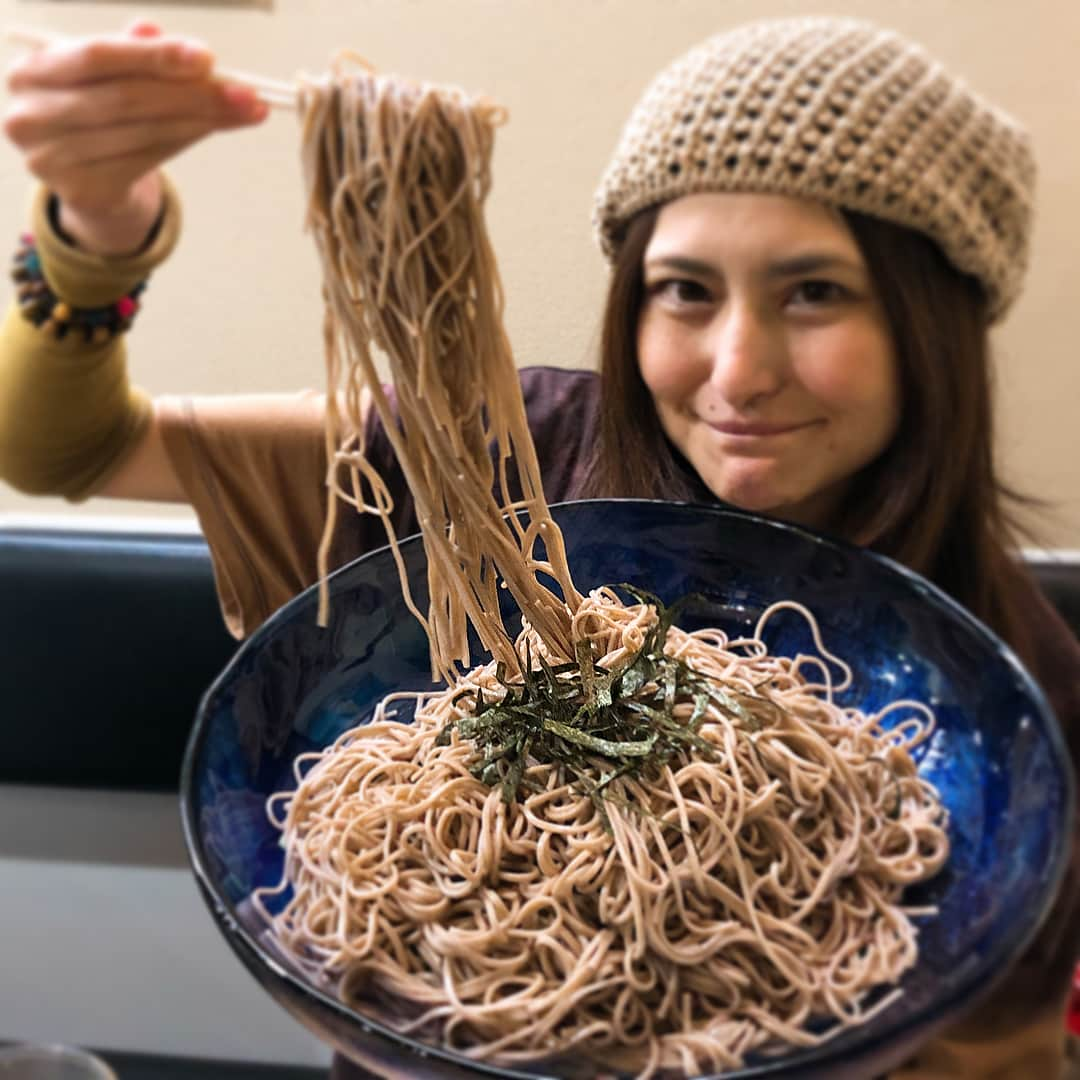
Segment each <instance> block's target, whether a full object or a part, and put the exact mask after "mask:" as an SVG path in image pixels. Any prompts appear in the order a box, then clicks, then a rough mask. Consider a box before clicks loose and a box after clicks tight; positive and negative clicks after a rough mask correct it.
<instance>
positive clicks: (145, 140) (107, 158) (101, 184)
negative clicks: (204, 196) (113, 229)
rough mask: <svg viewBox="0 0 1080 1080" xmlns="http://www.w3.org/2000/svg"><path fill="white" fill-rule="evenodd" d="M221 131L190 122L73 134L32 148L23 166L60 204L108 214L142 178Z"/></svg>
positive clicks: (211, 123) (203, 122)
mask: <svg viewBox="0 0 1080 1080" xmlns="http://www.w3.org/2000/svg"><path fill="white" fill-rule="evenodd" d="M221 127H222V125H221V124H220V123H218V122H214V121H210V120H206V119H192V120H183V121H175V122H173V123H170V124H161V123H154V122H147V123H135V124H127V125H125V126H123V127H114V128H108V129H105V130H97V131H88V132H75V133H71V134H68V135H65V136H64V137H63V138H58V139H53V140H50V141H48V142H44V143H41V144H39V145H36V146H35V147H34V148H33V149H32V150H31V151H29V152H28V153H27V154H26V164H27V167H28V168H29V169H30V171H31V172H32V173H33V174H34V175H35V176H37V177H38V179H40V180H41V181H42V183H44V184H45V185H46V186H47V187H49V188H50V189H51V190H53V191H54V192H55V193H56V194H57V195H58V196H59V197H60V199H61V200H62V201H64V202H70V203H71V204H72V205H73V206H80V207H82V208H84V209H89V208H92V207H98V206H100V207H102V208H107V207H109V205H110V204H115V203H116V202H117V200H118V198H119V197H120V196H121V195H122V194H123V193H124V192H126V191H127V189H128V188H129V187H130V186H131V184H133V183H134V182H135V181H136V180H137V179H138V178H139V177H140V176H141V175H143V174H144V173H146V172H149V171H151V170H152V169H154V168H156V167H157V166H159V165H160V164H161V163H162V162H163V161H167V160H168V159H169V158H171V157H173V156H174V155H175V154H177V153H179V152H180V151H181V150H184V149H186V148H187V147H189V146H191V145H192V144H193V143H195V142H197V141H198V140H200V139H202V138H204V137H205V136H206V135H208V134H210V132H211V131H215V130H220V128H221Z"/></svg>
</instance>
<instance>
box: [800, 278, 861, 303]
mask: <svg viewBox="0 0 1080 1080" xmlns="http://www.w3.org/2000/svg"><path fill="white" fill-rule="evenodd" d="M847 295H848V291H847V289H845V288H844V287H843V285H837V284H836V282H835V281H801V282H799V284H798V285H797V286H796V288H795V291H794V293H792V300H794V301H795V302H796V303H799V304H814V305H820V304H835V303H836V302H837V301H840V300H843V299H844V298H845V297H846V296H847Z"/></svg>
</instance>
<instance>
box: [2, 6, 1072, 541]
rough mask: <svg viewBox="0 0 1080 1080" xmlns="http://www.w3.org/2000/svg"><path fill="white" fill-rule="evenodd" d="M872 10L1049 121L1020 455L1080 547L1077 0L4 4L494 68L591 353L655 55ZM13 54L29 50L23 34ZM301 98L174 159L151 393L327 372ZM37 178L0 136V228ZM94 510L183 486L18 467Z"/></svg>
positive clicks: (1003, 442)
mask: <svg viewBox="0 0 1080 1080" xmlns="http://www.w3.org/2000/svg"><path fill="white" fill-rule="evenodd" d="M823 8H824V9H828V10H830V11H833V12H840V13H843V14H850V15H856V16H862V17H867V18H871V19H874V20H876V21H879V22H882V23H885V24H887V25H891V26H893V27H895V28H896V29H898V30H900V31H902V32H905V33H907V34H909V35H911V36H913V37H914V38H915V39H916V40H919V41H921V42H922V43H923V44H924V45H925V46H926V47H927V48H928V49H929V50H930V51H931V52H932V53H934V54H935V55H937V56H938V57H939V58H940V59H942V60H943V61H944V62H945V63H946V64H947V65H948V66H950V67H951V68H953V69H954V70H956V71H958V72H960V73H961V74H962V75H964V76H965V77H966V78H967V80H968V81H969V82H970V83H971V84H972V85H973V86H975V87H976V88H977V89H978V90H980V91H981V92H982V93H983V94H984V95H986V96H987V97H989V98H990V99H991V100H993V101H995V102H997V103H998V104H1000V105H1001V106H1002V107H1004V108H1005V109H1007V110H1008V111H1010V112H1011V113H1013V114H1014V115H1015V116H1017V117H1018V118H1019V119H1021V120H1022V121H1023V122H1024V123H1025V124H1026V125H1027V126H1028V127H1029V128H1030V130H1031V131H1032V134H1033V136H1034V139H1035V146H1036V152H1037V156H1038V159H1039V162H1040V173H1041V180H1040V190H1039V202H1038V219H1037V227H1036V233H1035V241H1034V259H1033V269H1032V271H1031V274H1030V277H1029V283H1028V287H1027V291H1026V293H1025V295H1024V297H1023V298H1022V299H1021V301H1020V303H1019V304H1018V305H1017V307H1016V308H1015V309H1014V311H1013V313H1012V314H1011V315H1010V318H1009V320H1008V322H1007V323H1006V324H1005V325H1004V326H1003V327H1002V328H1001V329H1000V330H999V331H998V332H997V335H996V339H995V341H996V353H997V357H998V366H999V389H1000V401H1001V420H1000V431H999V442H1000V449H1001V454H1002V457H1003V461H1004V462H1005V465H1006V471H1007V476H1008V479H1009V480H1010V481H1012V482H1013V483H1014V484H1016V485H1017V486H1019V487H1021V488H1023V489H1025V490H1027V491H1030V492H1032V493H1033V494H1035V495H1038V496H1040V497H1042V498H1044V499H1047V500H1049V501H1050V502H1051V503H1052V504H1053V506H1052V510H1051V511H1050V513H1049V514H1048V515H1045V516H1043V517H1042V519H1041V522H1040V524H1041V528H1042V534H1043V540H1044V542H1045V543H1047V544H1048V545H1052V546H1059V547H1080V468H1078V467H1077V462H1078V461H1080V420H1078V418H1077V415H1076V414H1077V409H1078V406H1080V364H1078V363H1077V352H1078V343H1080V302H1078V299H1077V297H1076V295H1075V294H1076V286H1077V275H1076V273H1075V270H1074V265H1075V262H1076V260H1077V257H1078V252H1080V214H1078V211H1077V208H1076V205H1075V200H1076V195H1077V193H1078V192H1080V140H1077V139H1075V138H1074V133H1075V128H1076V122H1077V117H1078V116H1080V79H1078V78H1077V77H1076V74H1075V61H1076V56H1077V55H1078V54H1080V5H1076V4H1062V3H1060V2H1059V0H1027V2H1026V3H1023V4H1017V3H1016V2H1015V0H888V2H886V0H831V2H830V3H828V4H824V5H822V4H821V3H819V2H809V3H808V2H804V0H787V2H784V0H755V2H753V3H751V2H747V0H666V2H664V3H663V4H661V3H660V2H659V0H349V2H348V3H344V2H342V0H261V2H253V3H244V2H230V0H216V2H215V0H205V2H201V3H199V2H191V3H183V2H181V3H150V4H145V5H142V6H139V5H135V4H129V3H114V2H91V3H86V2H83V3H75V2H67V0H0V22H2V23H4V24H6V23H11V22H21V23H28V24H33V25H39V26H45V27H49V28H52V29H55V30H58V31H62V32H65V33H82V32H91V31H95V30H110V29H114V28H119V27H121V26H122V25H124V24H125V23H126V22H127V21H128V20H130V19H131V18H133V17H135V16H136V15H150V16H152V17H154V18H157V19H158V20H159V21H161V22H162V23H163V25H164V26H165V27H166V28H167V29H171V30H176V31H180V32H186V33H190V34H193V35H197V36H200V37H203V38H204V39H206V40H207V41H208V42H210V43H211V45H212V46H213V47H214V48H215V49H216V51H217V53H218V56H219V59H220V62H221V63H222V64H224V65H228V66H232V67H239V68H244V69H247V70H250V71H255V72H259V73H262V74H266V75H272V76H276V77H279V78H287V77H290V76H291V75H292V74H293V73H295V72H297V71H300V70H308V71H319V70H322V69H323V68H325V66H326V64H327V60H328V57H329V56H330V55H331V54H332V53H333V52H334V51H335V50H336V49H337V48H339V47H342V46H349V47H351V48H353V49H355V50H356V51H358V52H360V53H361V54H362V55H364V56H365V57H367V58H368V59H369V60H371V61H372V62H373V63H375V64H376V65H377V66H378V67H379V68H380V69H381V70H384V71H399V72H402V73H405V74H410V75H416V76H418V77H423V78H427V79H431V80H436V81H446V82H456V83H460V84H463V85H466V86H468V87H470V88H474V89H476V90H482V91H484V92H486V93H488V94H489V95H491V96H492V97H494V98H495V99H496V100H498V101H500V102H502V103H503V104H505V105H506V106H507V107H508V108H509V110H510V115H511V122H510V123H509V125H508V126H507V127H505V128H504V129H503V131H502V132H501V134H500V139H499V143H498V148H497V157H496V162H495V177H496V184H495V190H494V193H493V195H492V197H491V201H490V203H489V221H490V225H491V229H492V233H493V237H494V241H495V246H496V249H497V251H498V254H499V258H500V263H501V268H502V272H503V276H504V279H505V285H506V291H507V295H508V299H509V308H508V322H509V330H510V335H511V339H512V341H513V343H514V346H515V349H516V355H517V357H518V361H519V363H553V364H559V365H565V366H587V365H591V363H592V355H593V351H594V345H595V340H596V332H597V320H598V313H599V306H600V297H601V293H602V289H603V283H604V266H603V263H602V261H601V259H600V257H599V255H598V254H597V252H596V250H595V248H594V247H593V244H592V240H591V236H590V231H589V207H590V199H591V194H592V190H593V187H594V185H595V183H596V181H597V179H598V178H599V175H600V173H601V171H602V169H603V166H604V164H605V162H606V160H607V157H608V155H609V153H610V152H611V150H612V148H613V146H614V143H615V139H616V137H617V134H618V131H619V128H620V126H621V124H622V122H623V120H624V118H625V116H626V114H627V113H628V111H629V109H630V108H631V106H632V104H633V102H634V101H635V100H636V98H637V96H638V94H639V92H640V90H641V89H642V88H643V86H644V84H645V82H646V81H647V80H648V79H649V78H650V77H651V75H652V74H653V73H654V72H655V71H656V70H657V69H658V68H659V67H661V66H662V65H663V64H665V63H666V62H667V61H669V60H670V59H672V58H673V57H674V56H675V55H677V54H678V53H680V52H682V51H683V50H684V49H686V48H688V47H689V46H690V45H692V44H694V43H695V42H697V41H698V40H700V39H701V38H703V37H705V36H706V35H708V34H709V33H712V32H715V31H717V30H719V29H722V28H724V27H726V26H729V25H732V24H734V23H736V22H739V21H741V20H744V19H749V18H753V17H757V16H760V15H778V14H791V13H811V12H815V11H819V10H822V9H823ZM12 55H13V54H12ZM297 150H298V133H297V129H296V124H295V122H294V120H293V118H292V117H291V116H290V115H289V114H287V113H280V114H277V115H275V116H274V117H272V119H271V120H270V121H269V122H268V123H267V124H266V125H264V126H263V127H262V128H261V129H259V130H256V131H252V132H243V133H239V134H233V135H229V136H218V137H216V138H215V139H213V140H211V141H210V142H208V143H206V144H204V145H202V146H199V147H196V148H195V149H193V150H192V151H190V152H189V153H188V154H187V155H185V156H184V157H183V158H182V159H180V160H179V161H177V162H176V163H175V165H174V167H173V170H172V172H173V175H174V177H175V179H176V180H177V181H178V183H179V185H180V188H181V190H182V192H183V193H184V197H185V206H186V228H185V235H184V239H183V243H182V245H181V247H180V250H179V251H178V252H177V254H176V255H175V257H174V258H173V260H172V261H171V262H170V263H169V265H167V266H166V267H164V268H162V269H161V270H160V271H159V272H158V274H157V275H156V277H155V279H154V281H153V283H152V286H151V289H150V290H149V291H148V293H147V297H146V300H147V303H146V307H145V310H144V311H143V313H142V315H141V316H140V320H139V322H138V324H137V326H136V328H135V330H134V332H133V333H132V335H131V339H130V342H131V353H132V365H133V370H134V373H135V377H136V379H137V380H138V381H139V382H140V383H141V384H142V385H143V386H145V387H146V388H148V389H149V390H151V391H152V392H196V393H217V392H221V393H239V392H243V391H247V390H252V391H267V390H289V389H295V388H297V387H300V386H320V385H322V379H323V376H322V368H321V357H320V353H319V350H320V337H319V318H320V305H319V298H318V284H317V275H316V264H315V255H314V250H313V248H312V246H311V244H310V241H309V240H308V238H307V237H306V236H305V235H304V234H303V231H302V219H303V207H302V199H301V191H300V186H301V185H300V176H299V164H298V154H297ZM27 193H28V181H27V177H26V174H25V173H24V172H23V169H22V166H21V164H20V162H19V160H18V158H17V156H16V155H15V154H14V152H13V151H12V150H10V149H9V147H8V146H7V144H6V143H5V144H3V145H0V235H4V236H8V237H10V238H11V242H12V244H14V238H15V235H16V233H17V232H18V230H19V228H20V226H21V223H22V220H23V216H24V210H25V206H26V201H27ZM4 512H33V513H42V512H49V513H53V512H58V513H63V514H67V515H76V516H78V517H80V518H84V519H85V518H88V517H98V516H101V515H116V514H132V513H137V514H145V513H148V512H149V513H152V514H155V515H159V516H165V517H187V516H188V514H187V511H185V510H184V509H183V508H179V507H149V508H148V507H147V506H145V505H134V504H124V503H118V502H115V501H105V500H99V501H97V502H94V501H91V502H90V503H87V504H85V505H83V506H78V507H72V506H69V505H67V504H65V503H63V502H62V501H59V500H48V499H45V500H42V499H27V498H24V497H20V496H18V495H17V494H15V493H14V492H12V491H10V490H9V489H5V488H0V513H4Z"/></svg>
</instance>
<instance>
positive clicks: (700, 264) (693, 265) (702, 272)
mask: <svg viewBox="0 0 1080 1080" xmlns="http://www.w3.org/2000/svg"><path fill="white" fill-rule="evenodd" d="M645 269H646V270H677V271H679V272H680V273H683V274H693V275H694V276H695V277H717V276H719V271H718V270H717V269H716V267H715V266H713V265H712V264H711V263H707V262H704V261H702V260H701V259H692V258H690V257H689V256H686V255H656V256H654V257H653V258H651V259H646V260H645Z"/></svg>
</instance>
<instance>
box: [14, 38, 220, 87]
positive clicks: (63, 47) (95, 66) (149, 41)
mask: <svg viewBox="0 0 1080 1080" xmlns="http://www.w3.org/2000/svg"><path fill="white" fill-rule="evenodd" d="M213 66H214V57H213V54H212V53H211V52H210V50H209V49H208V48H207V47H206V46H205V45H204V44H202V42H199V41H194V40H188V39H184V38H177V37H163V36H155V35H151V36H148V37H142V36H136V37H132V36H128V35H118V36H115V37H96V38H73V39H71V40H70V41H61V42H58V43H57V44H55V45H50V46H49V47H48V48H46V49H39V50H37V51H35V52H31V53H28V54H27V55H26V56H24V57H22V59H20V60H19V61H17V62H16V63H15V64H14V65H13V66H12V67H11V68H10V69H9V71H8V90H9V91H10V92H12V93H20V92H22V91H26V90H31V89H40V88H44V87H50V88H57V87H76V86H86V85H89V84H92V83H97V82H102V81H105V80H109V79H127V78H139V77H143V78H153V79H176V80H190V79H199V78H205V77H206V76H207V75H209V74H210V72H211V70H212V69H213Z"/></svg>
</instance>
